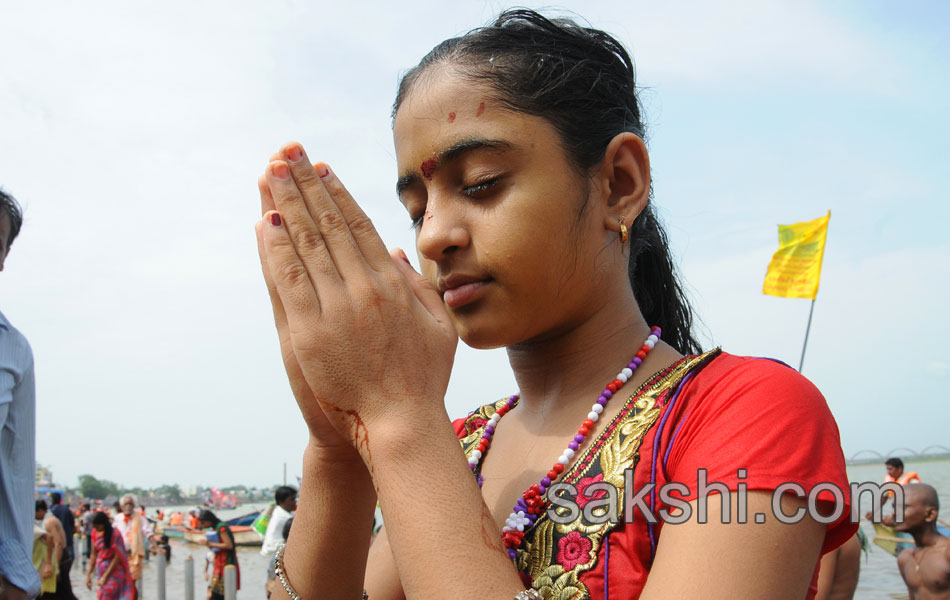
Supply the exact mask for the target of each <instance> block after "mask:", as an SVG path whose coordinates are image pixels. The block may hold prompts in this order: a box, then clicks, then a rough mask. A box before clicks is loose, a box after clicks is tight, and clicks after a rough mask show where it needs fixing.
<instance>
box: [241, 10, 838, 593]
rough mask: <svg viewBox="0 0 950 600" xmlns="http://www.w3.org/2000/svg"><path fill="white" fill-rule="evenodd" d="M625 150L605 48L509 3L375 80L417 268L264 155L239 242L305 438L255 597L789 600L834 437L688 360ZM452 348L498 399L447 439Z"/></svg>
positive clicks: (805, 389) (724, 371)
mask: <svg viewBox="0 0 950 600" xmlns="http://www.w3.org/2000/svg"><path fill="white" fill-rule="evenodd" d="M644 137H645V131H644V128H643V115H642V111H641V106H640V103H639V100H638V98H637V87H636V84H635V79H634V69H633V62H632V60H631V58H630V56H629V54H628V53H627V51H626V50H625V49H624V47H623V46H622V45H621V44H620V43H619V42H618V41H617V40H616V39H614V38H613V37H611V36H610V35H608V34H607V33H604V32H603V31H599V30H596V29H591V28H589V27H585V26H582V25H580V24H577V23H575V22H573V21H571V20H566V19H549V18H546V17H544V16H542V15H540V14H538V13H536V12H533V11H528V10H515V11H508V12H505V13H503V14H501V15H500V16H499V17H498V18H497V20H496V21H495V22H494V23H492V24H491V25H490V26H487V27H483V28H480V29H476V30H474V31H472V32H470V33H468V34H465V35H463V36H461V37H458V38H453V39H449V40H446V41H444V42H442V43H441V44H439V45H438V46H436V47H435V48H434V49H433V50H432V51H431V52H430V53H429V54H427V55H426V56H425V57H423V59H422V61H421V62H420V63H419V64H418V65H417V66H415V67H414V68H412V69H411V70H410V71H409V72H408V73H407V74H406V75H405V76H404V77H403V79H402V81H401V83H400V85H399V89H398V93H397V95H396V100H395V104H394V107H393V138H394V141H395V149H396V158H397V169H398V175H397V182H396V189H397V192H398V196H399V201H400V202H401V203H402V204H403V206H404V207H405V209H406V211H407V212H408V214H409V219H410V220H411V221H412V224H413V227H414V229H415V237H416V253H417V256H418V260H419V265H420V272H416V271H415V270H414V269H413V267H412V266H411V265H410V262H409V260H408V258H407V257H406V255H405V253H404V252H403V251H402V250H400V249H395V250H393V251H392V252H387V250H386V248H385V247H384V245H383V242H382V240H381V239H380V237H379V235H378V234H377V233H376V230H375V229H374V227H373V224H372V222H371V221H370V220H369V218H367V216H366V215H365V214H364V212H363V211H362V210H361V208H360V206H359V205H358V204H357V202H356V201H355V200H354V199H353V198H352V197H351V196H350V194H349V193H348V192H347V190H346V188H345V187H344V185H343V182H342V181H340V180H339V179H338V178H337V176H336V174H335V173H334V172H333V170H332V168H331V167H330V166H329V165H327V164H326V163H323V162H317V163H312V162H311V160H310V158H308V156H307V154H306V153H305V151H304V149H303V148H302V147H301V146H300V145H299V144H296V143H290V144H287V145H285V146H284V147H283V148H281V149H280V151H279V152H278V153H277V154H276V155H274V157H273V158H272V160H271V162H270V164H269V165H268V167H267V169H266V171H265V173H264V175H263V176H262V177H261V179H260V181H259V188H260V193H261V199H262V207H263V218H262V220H261V222H260V223H258V225H257V228H256V231H257V240H258V247H259V251H260V255H261V264H262V267H263V272H264V279H265V281H266V284H267V288H268V290H269V292H270V297H271V301H272V303H273V308H274V318H275V321H276V325H277V331H278V335H279V338H280V345H281V351H282V356H283V360H284V364H285V367H286V370H287V374H288V377H289V379H290V383H291V386H292V388H293V391H294V394H295V396H296V399H297V403H298V405H299V408H300V412H301V414H302V416H303V419H304V420H305V421H306V423H307V426H308V428H309V431H310V439H309V443H308V445H307V448H306V451H305V454H304V457H303V464H304V474H303V481H302V484H301V490H300V503H299V507H298V510H297V515H296V519H295V523H296V524H295V526H294V532H293V534H292V535H291V536H290V538H289V540H288V542H287V545H286V547H285V548H283V549H281V550H280V551H279V552H278V555H277V557H276V573H277V578H278V582H279V585H277V586H276V589H275V592H274V596H273V597H274V598H288V597H289V598H298V597H302V598H313V599H321V600H322V599H328V598H329V599H340V600H344V599H353V600H356V599H358V598H361V597H363V598H366V597H369V598H372V600H396V599H399V598H410V599H416V598H418V599H434V598H464V599H475V598H478V599H490V600H511V599H513V598H520V599H527V598H545V599H558V600H567V599H587V598H590V599H597V600H599V599H607V598H613V599H616V600H620V599H623V600H626V599H630V598H642V599H643V600H656V599H664V600H666V599H670V598H704V599H720V598H721V599H726V598H729V599H733V598H769V599H789V600H791V599H794V600H801V599H803V598H812V597H813V596H814V593H815V585H814V582H815V580H816V577H817V567H818V564H819V560H820V558H821V555H822V553H825V552H828V551H830V550H832V549H834V548H836V547H837V546H838V545H840V544H841V543H842V542H844V541H845V540H847V539H848V538H849V537H850V536H851V535H852V534H853V533H854V531H855V529H856V525H854V524H852V523H851V522H850V520H849V519H848V517H849V516H850V512H851V509H850V497H849V496H848V494H847V477H846V473H845V464H844V458H843V456H842V452H841V447H840V441H839V437H838V430H837V426H836V425H835V422H834V419H833V418H832V416H831V413H830V412H829V410H828V407H827V405H826V403H825V400H824V399H823V398H822V396H821V394H820V393H819V391H818V390H817V389H816V388H815V387H814V386H813V385H812V384H811V383H809V382H808V381H807V380H806V379H804V378H803V377H802V376H801V375H799V374H798V373H797V372H795V371H794V370H793V369H791V368H789V367H787V366H786V365H784V364H781V363H779V362H776V361H772V360H768V359H761V358H748V357H741V356H734V355H731V354H728V353H727V352H725V351H722V350H720V349H718V348H716V349H712V350H708V351H703V350H702V349H701V348H700V346H699V344H698V343H697V342H696V339H695V338H694V335H693V332H692V329H691V325H692V310H691V308H690V306H689V304H688V302H687V301H686V297H685V294H684V293H683V288H682V286H681V284H680V282H679V280H678V279H677V275H676V272H675V270H674V266H673V264H674V263H673V259H672V257H671V254H670V249H669V244H668V242H667V237H666V234H665V232H664V230H663V228H662V227H661V225H660V223H659V221H658V219H657V218H656V211H655V208H654V206H653V202H654V201H653V198H652V193H651V192H652V189H653V186H652V182H651V178H650V157H649V153H648V152H647V148H646V146H645V144H644ZM459 338H461V340H462V341H463V342H465V343H466V344H468V345H470V346H472V347H474V348H497V347H505V348H506V349H507V353H508V358H509V362H510V365H511V369H512V370H513V372H514V376H515V380H516V381H517V389H513V390H511V394H510V395H509V396H507V397H505V398H502V399H496V398H486V400H485V401H486V404H485V405H484V406H482V407H480V408H476V407H472V408H473V409H474V411H473V412H472V413H471V414H470V415H469V416H468V417H467V418H464V419H460V420H457V421H455V422H454V423H453V422H452V421H450V419H449V417H448V416H447V414H446V410H445V405H444V398H445V393H446V388H447V385H448V381H449V375H450V373H451V369H452V364H453V357H454V355H455V349H456V344H457V340H458V339H459ZM821 483H824V484H826V485H825V486H823V487H818V488H816V486H817V485H818V484H821ZM837 490H841V492H840V493H838V492H837ZM377 500H378V501H379V504H380V506H381V509H382V512H383V516H384V519H385V525H384V527H383V529H382V531H381V532H380V534H379V535H378V536H377V537H376V539H375V540H374V541H373V543H372V545H370V534H369V532H368V531H367V528H366V523H367V522H369V519H370V517H371V515H372V514H373V511H374V508H375V506H376V502H377Z"/></svg>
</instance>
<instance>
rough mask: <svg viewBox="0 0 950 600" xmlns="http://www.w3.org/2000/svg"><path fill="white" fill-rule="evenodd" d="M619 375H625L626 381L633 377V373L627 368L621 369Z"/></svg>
mask: <svg viewBox="0 0 950 600" xmlns="http://www.w3.org/2000/svg"><path fill="white" fill-rule="evenodd" d="M621 373H623V374H624V375H626V376H627V379H630V378H631V377H633V371H631V370H630V369H629V368H628V367H624V368H623V371H621Z"/></svg>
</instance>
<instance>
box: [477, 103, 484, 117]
mask: <svg viewBox="0 0 950 600" xmlns="http://www.w3.org/2000/svg"><path fill="white" fill-rule="evenodd" d="M483 112H485V103H484V102H479V103H478V110H477V111H475V116H476V117H480V116H482V113H483Z"/></svg>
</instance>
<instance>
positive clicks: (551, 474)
mask: <svg viewBox="0 0 950 600" xmlns="http://www.w3.org/2000/svg"><path fill="white" fill-rule="evenodd" d="M660 333H661V330H660V328H659V327H652V328H651V330H650V336H649V337H648V338H647V339H646V340H645V341H644V342H643V345H642V346H641V347H640V349H639V350H638V351H637V354H636V356H634V357H633V359H631V360H630V362H629V363H628V364H627V366H626V367H624V368H623V369H622V370H621V371H620V373H618V374H617V377H615V378H614V380H613V381H611V382H610V383H608V384H607V387H605V388H604V391H602V392H601V393H600V395H599V396H597V401H596V402H594V404H593V405H591V410H590V412H589V413H587V418H586V419H584V422H583V423H582V424H581V426H580V428H579V429H578V430H577V435H575V436H574V439H573V440H571V442H570V443H569V444H568V445H567V448H565V449H564V452H562V453H561V456H559V457H558V459H557V462H556V463H554V466H553V467H551V470H550V471H548V473H547V475H546V476H544V477H542V478H541V481H539V482H538V483H536V484H534V485H532V486H531V487H529V488H528V489H526V490H525V491H524V493H523V494H522V495H521V497H520V498H518V502H516V503H515V505H514V507H513V509H512V513H511V514H510V515H508V518H507V519H506V520H505V526H504V528H503V529H502V532H501V538H502V541H503V542H504V544H505V548H506V549H507V550H508V556H510V557H511V558H512V559H514V558H516V557H517V556H518V553H517V551H516V548H518V546H520V545H521V541H522V540H523V539H524V532H525V530H526V529H530V528H531V527H532V526H533V525H534V523H535V521H537V520H538V516H539V515H540V514H541V512H542V510H543V508H544V505H545V504H546V503H547V500H546V499H545V493H546V492H547V490H548V488H549V487H551V484H552V483H554V482H555V481H556V480H557V478H558V477H560V475H561V473H563V472H564V470H565V469H566V468H567V465H568V464H569V463H570V462H571V460H572V459H573V458H574V455H575V454H576V453H577V450H578V449H579V448H580V446H581V444H583V443H584V442H585V441H586V440H587V436H588V435H590V430H591V429H592V428H593V427H594V423H595V422H596V421H597V419H599V418H600V414H601V413H602V412H604V406H606V405H607V401H608V400H610V397H611V396H613V395H614V394H615V393H617V391H618V390H620V388H622V387H623V384H625V383H626V382H627V381H628V380H629V379H630V378H631V377H632V376H633V373H634V371H636V370H637V369H638V368H640V365H641V364H643V361H644V359H646V357H647V354H649V353H650V351H651V350H653V346H655V345H656V343H657V342H658V341H660ZM519 399H520V396H519V395H518V394H515V395H513V396H511V397H510V398H508V401H507V402H505V403H504V404H502V405H501V407H499V408H498V410H497V411H496V412H495V414H493V415H492V416H491V418H490V419H489V420H488V423H487V424H486V425H485V430H484V432H483V433H482V439H481V440H480V441H479V442H478V446H476V447H475V450H474V451H473V452H472V456H471V457H470V458H469V459H468V464H469V466H470V467H471V468H472V471H473V472H474V471H475V470H476V469H477V468H478V464H479V462H480V461H481V459H482V456H484V454H485V452H487V451H488V448H489V446H491V440H492V437H494V435H495V428H496V427H497V426H498V422H499V421H501V418H502V417H503V416H505V415H506V414H507V413H508V411H510V410H511V409H512V408H514V407H515V406H517V405H518V400H519ZM481 485H482V478H481V476H480V475H479V476H478V486H479V487H481Z"/></svg>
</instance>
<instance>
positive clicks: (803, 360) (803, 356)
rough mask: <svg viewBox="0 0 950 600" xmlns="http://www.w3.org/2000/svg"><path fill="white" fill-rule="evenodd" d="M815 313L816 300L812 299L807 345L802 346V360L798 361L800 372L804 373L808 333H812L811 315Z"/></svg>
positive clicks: (806, 333) (806, 335) (806, 343)
mask: <svg viewBox="0 0 950 600" xmlns="http://www.w3.org/2000/svg"><path fill="white" fill-rule="evenodd" d="M814 312H815V299H814V298H812V299H811V308H810V309H808V327H806V328H805V343H804V344H802V359H801V360H800V361H798V372H799V373H801V372H802V366H803V365H804V364H805V348H807V347H808V332H810V331H811V315H812V313H814Z"/></svg>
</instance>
